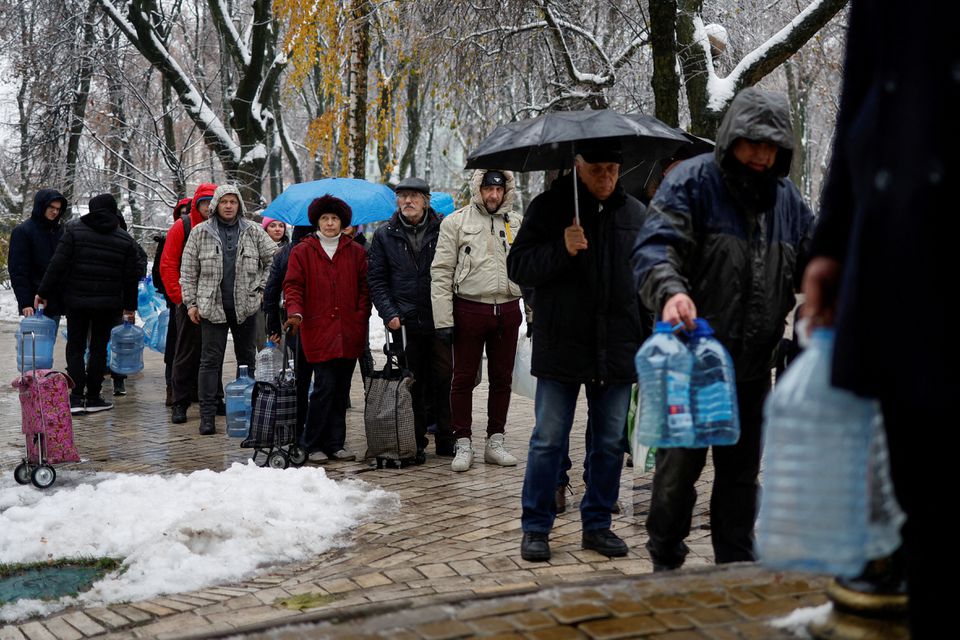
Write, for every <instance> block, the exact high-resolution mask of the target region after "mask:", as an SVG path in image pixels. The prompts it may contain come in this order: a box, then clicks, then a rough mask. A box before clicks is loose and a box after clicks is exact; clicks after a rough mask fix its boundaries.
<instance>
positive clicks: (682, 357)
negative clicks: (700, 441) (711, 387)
mask: <svg viewBox="0 0 960 640" xmlns="http://www.w3.org/2000/svg"><path fill="white" fill-rule="evenodd" d="M636 366H637V376H638V378H639V381H640V423H639V425H638V426H637V435H636V439H637V441H638V442H639V443H640V444H643V445H646V446H648V447H665V448H666V447H689V446H691V445H693V416H692V415H691V413H690V373H691V371H692V369H693V355H692V354H691V353H690V350H689V349H687V347H686V346H685V345H684V344H683V343H682V342H680V340H678V339H677V337H676V336H675V335H673V329H672V327H671V326H670V324H669V323H666V322H658V323H657V325H656V327H655V328H654V333H653V335H652V336H650V337H649V338H647V340H646V341H645V342H644V343H643V344H642V345H641V346H640V350H639V351H637V358H636Z"/></svg>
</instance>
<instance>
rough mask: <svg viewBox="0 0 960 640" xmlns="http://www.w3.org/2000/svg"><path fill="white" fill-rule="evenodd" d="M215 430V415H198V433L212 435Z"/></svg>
mask: <svg viewBox="0 0 960 640" xmlns="http://www.w3.org/2000/svg"><path fill="white" fill-rule="evenodd" d="M216 432H217V419H216V417H215V416H200V435H202V436H212V435H213V434H215V433H216Z"/></svg>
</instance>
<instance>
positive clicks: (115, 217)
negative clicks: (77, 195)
mask: <svg viewBox="0 0 960 640" xmlns="http://www.w3.org/2000/svg"><path fill="white" fill-rule="evenodd" d="M80 222H82V223H83V224H85V225H86V226H88V227H90V228H91V229H93V230H94V231H96V232H97V233H112V232H113V230H114V229H116V228H117V227H119V226H120V213H119V210H118V209H117V201H116V200H114V199H113V196H111V195H109V194H105V195H102V196H96V197H94V198H91V200H90V212H89V213H88V214H87V215H85V216H83V217H81V218H80Z"/></svg>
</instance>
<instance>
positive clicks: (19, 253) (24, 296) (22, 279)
mask: <svg viewBox="0 0 960 640" xmlns="http://www.w3.org/2000/svg"><path fill="white" fill-rule="evenodd" d="M66 215H67V199H66V198H65V197H63V194H62V193H60V192H59V191H57V190H56V189H41V190H40V191H37V194H36V195H35V196H34V198H33V212H32V213H31V214H30V217H29V218H27V219H26V220H24V221H23V222H21V223H20V224H18V225H17V226H16V227H14V229H13V233H11V234H10V254H9V260H8V263H7V269H8V271H9V272H10V284H11V285H12V286H13V292H14V294H15V295H16V297H17V309H18V310H19V311H20V315H22V316H32V315H33V312H34V306H33V303H34V298H35V297H36V295H37V291H38V290H39V289H40V282H41V281H42V280H43V274H44V273H45V272H46V271H47V266H48V265H49V264H50V260H51V259H52V258H53V253H54V251H56V249H57V243H58V242H60V238H61V237H62V236H63V221H64V220H65V219H66ZM62 313H63V308H62V305H61V304H60V296H59V294H58V293H54V294H51V297H50V300H48V301H47V307H46V309H45V314H46V315H48V316H50V317H52V318H53V319H54V320H59V319H60V315H61V314H62Z"/></svg>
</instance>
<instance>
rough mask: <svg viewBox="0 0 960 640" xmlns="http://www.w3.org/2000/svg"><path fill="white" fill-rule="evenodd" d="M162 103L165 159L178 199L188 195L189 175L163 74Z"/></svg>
mask: <svg viewBox="0 0 960 640" xmlns="http://www.w3.org/2000/svg"><path fill="white" fill-rule="evenodd" d="M160 105H161V108H162V109H163V114H162V115H161V117H160V119H161V122H162V125H163V148H162V153H163V161H164V163H165V164H166V165H167V167H168V168H169V169H170V174H171V175H172V176H173V190H174V192H175V193H176V194H177V199H182V198H186V197H187V177H186V175H184V171H183V164H182V163H181V162H180V157H179V155H178V154H177V133H176V131H175V130H174V128H173V99H172V96H171V95H170V83H169V82H168V81H167V79H166V78H164V77H163V76H161V77H160Z"/></svg>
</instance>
